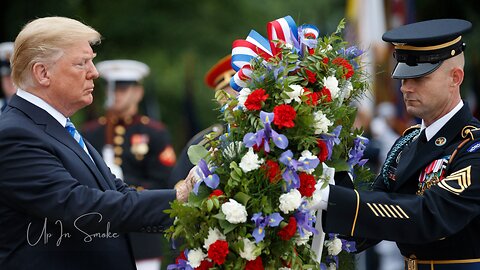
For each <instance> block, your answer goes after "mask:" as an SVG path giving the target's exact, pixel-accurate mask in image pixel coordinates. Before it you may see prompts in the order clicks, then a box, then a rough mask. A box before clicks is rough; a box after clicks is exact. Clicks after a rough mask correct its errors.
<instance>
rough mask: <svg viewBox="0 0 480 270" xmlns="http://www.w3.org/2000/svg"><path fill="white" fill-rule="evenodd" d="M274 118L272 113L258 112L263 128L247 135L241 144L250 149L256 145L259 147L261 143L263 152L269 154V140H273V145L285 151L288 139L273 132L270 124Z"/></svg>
mask: <svg viewBox="0 0 480 270" xmlns="http://www.w3.org/2000/svg"><path fill="white" fill-rule="evenodd" d="M274 117H275V114H274V113H267V112H264V111H261V112H260V119H261V120H262V122H263V125H264V127H265V128H263V129H260V130H259V131H257V132H256V133H252V132H250V133H247V134H245V136H244V137H243V143H244V144H245V146H247V147H252V146H254V145H256V146H257V147H260V146H261V145H262V141H263V142H264V143H263V149H264V150H265V152H267V153H269V152H270V139H273V143H274V144H275V145H276V146H277V147H278V148H280V149H285V148H287V146H288V139H287V137H286V136H285V135H282V134H278V133H277V132H276V131H275V130H273V129H272V127H271V125H270V124H271V123H272V121H273V118H274Z"/></svg>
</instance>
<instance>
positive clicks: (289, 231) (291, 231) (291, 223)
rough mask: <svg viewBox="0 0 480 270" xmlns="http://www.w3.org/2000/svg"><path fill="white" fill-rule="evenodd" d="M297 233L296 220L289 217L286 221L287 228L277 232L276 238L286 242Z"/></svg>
mask: <svg viewBox="0 0 480 270" xmlns="http://www.w3.org/2000/svg"><path fill="white" fill-rule="evenodd" d="M296 231H297V220H296V219H295V218H294V217H290V219H289V220H288V224H287V226H285V227H283V228H282V229H281V230H280V231H279V232H278V236H280V238H281V239H282V240H285V241H288V240H290V238H292V237H293V236H294V235H295V232H296Z"/></svg>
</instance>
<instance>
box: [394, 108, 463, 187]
mask: <svg viewBox="0 0 480 270" xmlns="http://www.w3.org/2000/svg"><path fill="white" fill-rule="evenodd" d="M471 118H472V114H471V113H470V109H469V108H468V106H467V104H465V105H464V106H463V107H462V109H460V111H458V112H457V113H456V114H455V115H454V116H453V117H452V118H451V119H450V120H449V121H448V122H447V123H446V124H445V125H444V126H443V127H442V128H441V129H440V130H439V131H438V132H437V134H435V136H434V137H433V138H431V139H430V141H428V142H426V143H423V144H422V143H419V142H418V139H415V140H414V141H413V142H412V143H411V144H410V145H409V146H407V147H408V148H405V149H404V151H402V154H401V155H402V156H401V157H400V162H399V165H398V168H397V172H396V179H397V183H396V185H395V187H396V189H398V188H400V187H401V186H402V185H404V184H405V183H407V182H409V181H410V180H411V179H415V180H417V179H418V176H419V174H420V170H422V169H424V168H425V167H426V166H427V165H428V164H429V163H430V162H432V161H434V160H436V159H440V158H443V157H444V156H445V155H448V154H451V153H447V151H446V149H447V148H448V147H450V146H451V145H452V144H454V143H457V142H458V141H459V140H458V139H456V137H457V136H460V132H461V130H462V128H463V127H464V126H466V125H467V124H468V123H469V121H470V119H471ZM440 137H444V138H445V139H446V143H445V144H444V145H436V144H435V141H436V140H437V139H438V138H440ZM419 144H420V145H419Z"/></svg>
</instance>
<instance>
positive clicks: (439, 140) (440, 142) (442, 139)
mask: <svg viewBox="0 0 480 270" xmlns="http://www.w3.org/2000/svg"><path fill="white" fill-rule="evenodd" d="M446 142H447V139H446V138H445V137H438V138H437V139H436V140H435V145H436V146H442V145H444V144H445V143H446Z"/></svg>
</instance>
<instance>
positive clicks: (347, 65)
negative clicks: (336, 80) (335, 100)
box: [332, 57, 353, 79]
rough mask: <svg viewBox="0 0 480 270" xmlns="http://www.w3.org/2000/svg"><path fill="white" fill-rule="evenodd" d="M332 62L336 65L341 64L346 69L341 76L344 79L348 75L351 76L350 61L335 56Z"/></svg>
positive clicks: (347, 77)
mask: <svg viewBox="0 0 480 270" xmlns="http://www.w3.org/2000/svg"><path fill="white" fill-rule="evenodd" d="M332 63H334V64H335V65H338V66H342V67H343V68H345V69H346V70H347V72H346V73H345V74H344V75H343V77H344V78H345V79H349V78H350V77H352V76H353V67H352V65H351V64H350V62H348V60H346V59H344V58H342V57H337V58H335V59H333V61H332Z"/></svg>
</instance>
